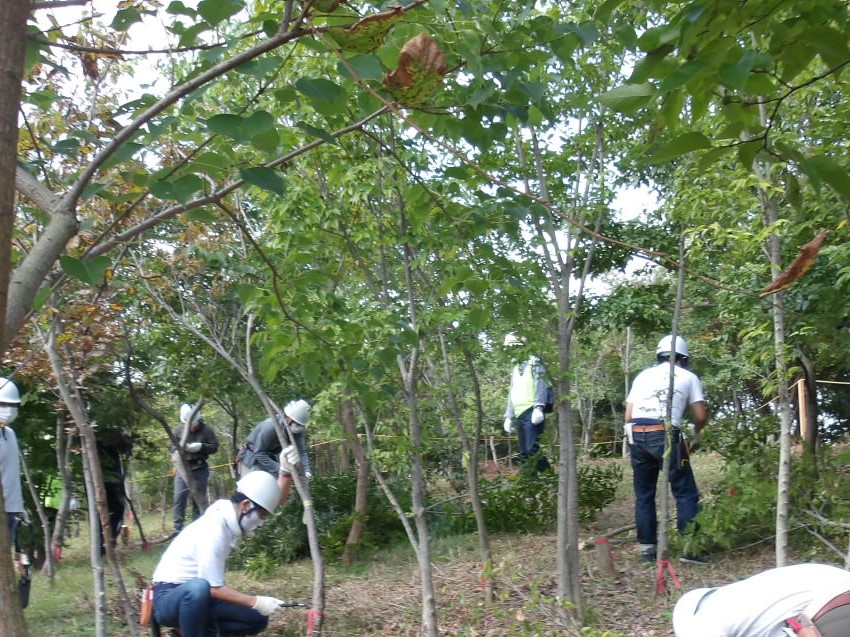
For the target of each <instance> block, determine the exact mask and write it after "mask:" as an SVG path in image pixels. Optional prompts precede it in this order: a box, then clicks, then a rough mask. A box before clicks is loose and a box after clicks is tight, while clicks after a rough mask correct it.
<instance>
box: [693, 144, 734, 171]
mask: <svg viewBox="0 0 850 637" xmlns="http://www.w3.org/2000/svg"><path fill="white" fill-rule="evenodd" d="M730 150H731V149H730V148H729V147H728V146H721V147H719V148H712V149H711V150H708V151H706V152H705V153H703V154H702V157H700V160H699V164H697V168H698V169H699V171H700V172H705V171H706V170H707V169H708V168H709V167H710V166H711V165H712V164H713V163H714V162H716V161H717V160H719V159H720V158H722V157H723V156H724V155H728V154H729V151H730Z"/></svg>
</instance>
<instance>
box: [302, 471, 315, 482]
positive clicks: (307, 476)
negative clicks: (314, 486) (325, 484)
mask: <svg viewBox="0 0 850 637" xmlns="http://www.w3.org/2000/svg"><path fill="white" fill-rule="evenodd" d="M304 477H305V478H307V479H308V480H312V479H313V472H312V471H305V472H304Z"/></svg>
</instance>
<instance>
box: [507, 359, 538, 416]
mask: <svg viewBox="0 0 850 637" xmlns="http://www.w3.org/2000/svg"><path fill="white" fill-rule="evenodd" d="M519 368H520V366H519V365H517V366H516V367H514V371H513V375H512V376H511V404H512V405H513V406H514V416H519V415H520V414H521V413H523V412H524V411H525V410H526V409H528V408H529V407H531V406H533V405H534V404H535V403H534V398H535V389H536V388H537V387H536V386H537V379H536V378H535V377H534V365H533V364H532V361H527V362H526V363H525V369H524V370H523V372H522V374H520V373H519Z"/></svg>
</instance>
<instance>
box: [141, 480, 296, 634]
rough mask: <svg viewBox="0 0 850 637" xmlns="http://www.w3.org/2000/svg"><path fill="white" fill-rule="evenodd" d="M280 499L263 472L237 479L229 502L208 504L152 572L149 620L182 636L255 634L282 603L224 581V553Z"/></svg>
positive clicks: (248, 533) (277, 489) (249, 533)
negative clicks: (151, 610)
mask: <svg viewBox="0 0 850 637" xmlns="http://www.w3.org/2000/svg"><path fill="white" fill-rule="evenodd" d="M279 502H280V487H279V486H278V483H277V481H276V480H275V479H274V478H273V477H272V476H270V475H269V474H268V473H266V472H265V471H254V472H251V473H248V474H246V475H245V476H243V477H242V478H241V479H240V480H239V481H238V482H237V483H236V492H235V493H234V494H233V496H232V497H231V498H230V499H229V500H217V501H216V502H213V503H212V504H211V505H210V506H209V508H208V509H207V510H206V512H205V513H204V514H203V515H202V516H201V517H200V518H198V519H197V520H195V521H194V522H192V523H191V524H189V525H188V526H187V527H186V528H185V529H183V532H182V533H180V534H179V535H178V536H177V537H176V538H175V539H174V540H173V541H172V542H171V544H170V545H169V546H168V548H167V549H166V551H165V553H163V555H162V558H161V559H160V561H159V564H157V567H156V569H155V570H154V573H153V578H152V582H153V602H154V608H153V620H154V622H156V625H157V627H159V626H170V627H173V628H178V629H179V630H180V634H182V636H183V637H207V636H208V635H256V634H257V633H260V632H262V631H263V630H265V628H266V627H267V626H268V621H269V620H268V618H269V616H270V615H271V614H273V613H275V612H277V611H278V610H280V608H281V604H283V602H282V601H281V600H279V599H276V598H274V597H267V596H264V595H250V594H248V593H242V592H240V591H237V590H235V589H233V588H231V587H230V586H227V585H226V584H225V579H224V571H225V563H226V561H227V557H228V556H229V555H230V552H231V550H232V549H233V547H234V546H235V545H236V543H237V542H238V540H239V539H240V538H242V537H251V536H252V535H253V534H254V533H255V532H256V530H257V528H259V527H260V526H262V525H263V523H264V522H265V521H266V519H267V518H268V516H269V515H271V514H273V513H274V511H275V509H276V508H277V506H278V503H279Z"/></svg>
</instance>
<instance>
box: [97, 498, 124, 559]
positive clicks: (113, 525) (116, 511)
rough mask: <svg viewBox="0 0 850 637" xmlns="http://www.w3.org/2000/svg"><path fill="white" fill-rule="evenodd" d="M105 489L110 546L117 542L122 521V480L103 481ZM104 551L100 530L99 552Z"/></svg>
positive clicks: (102, 552)
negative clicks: (110, 534) (110, 532)
mask: <svg viewBox="0 0 850 637" xmlns="http://www.w3.org/2000/svg"><path fill="white" fill-rule="evenodd" d="M103 488H104V489H105V490H106V508H107V510H108V511H109V530H110V531H112V546H115V544H116V542H118V535H119V534H120V533H121V525H122V524H123V523H124V507H125V502H126V497H127V496H126V495H125V493H124V483H123V482H104V483H103ZM104 553H106V547H105V545H104V541H103V531H101V532H100V554H101V555H103V554H104Z"/></svg>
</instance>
